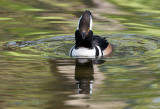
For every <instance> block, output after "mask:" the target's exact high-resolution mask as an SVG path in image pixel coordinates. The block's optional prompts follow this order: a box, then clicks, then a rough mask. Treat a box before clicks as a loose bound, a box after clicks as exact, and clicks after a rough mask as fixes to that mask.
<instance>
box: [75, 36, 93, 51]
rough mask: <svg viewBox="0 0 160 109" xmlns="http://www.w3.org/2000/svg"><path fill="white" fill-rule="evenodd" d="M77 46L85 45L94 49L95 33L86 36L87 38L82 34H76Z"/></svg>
mask: <svg viewBox="0 0 160 109" xmlns="http://www.w3.org/2000/svg"><path fill="white" fill-rule="evenodd" d="M75 40H76V43H75V48H76V49H78V48H79V47H85V48H88V49H92V48H93V46H92V40H93V35H91V36H88V37H86V38H85V39H82V36H81V35H80V34H75Z"/></svg>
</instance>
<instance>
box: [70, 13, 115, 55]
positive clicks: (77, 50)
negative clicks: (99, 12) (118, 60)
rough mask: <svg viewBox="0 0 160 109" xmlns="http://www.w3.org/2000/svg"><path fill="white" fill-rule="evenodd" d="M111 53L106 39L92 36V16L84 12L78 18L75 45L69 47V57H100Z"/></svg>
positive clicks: (110, 46)
mask: <svg viewBox="0 0 160 109" xmlns="http://www.w3.org/2000/svg"><path fill="white" fill-rule="evenodd" d="M111 53H112V45H111V44H110V43H109V42H108V41H107V39H106V38H102V37H100V36H99V35H93V31H92V14H91V12H90V11H89V10H86V11H85V12H84V14H83V15H82V16H81V17H80V18H79V21H78V26H77V30H76V31H75V44H74V45H73V46H72V47H71V49H70V52H69V55H70V56H71V57H101V56H107V55H110V54H111Z"/></svg>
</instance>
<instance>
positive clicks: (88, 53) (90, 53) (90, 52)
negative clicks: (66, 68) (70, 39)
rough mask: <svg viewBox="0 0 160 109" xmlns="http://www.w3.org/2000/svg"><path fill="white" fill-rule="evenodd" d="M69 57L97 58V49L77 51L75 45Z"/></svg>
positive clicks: (80, 49)
mask: <svg viewBox="0 0 160 109" xmlns="http://www.w3.org/2000/svg"><path fill="white" fill-rule="evenodd" d="M69 55H70V56H73V57H95V55H96V50H95V48H93V49H88V48H84V47H80V48H78V49H75V45H74V46H73V47H72V48H71V50H70V54H69Z"/></svg>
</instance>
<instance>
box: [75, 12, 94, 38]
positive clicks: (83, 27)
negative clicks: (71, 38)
mask: <svg viewBox="0 0 160 109" xmlns="http://www.w3.org/2000/svg"><path fill="white" fill-rule="evenodd" d="M76 32H77V33H76V34H77V35H78V36H80V37H81V38H82V39H83V40H84V39H86V38H87V37H90V36H92V35H93V32H92V14H91V12H90V11H88V10H86V11H85V12H84V14H83V15H82V16H81V17H80V19H79V22H78V26H77V31H76Z"/></svg>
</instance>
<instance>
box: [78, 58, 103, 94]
mask: <svg viewBox="0 0 160 109" xmlns="http://www.w3.org/2000/svg"><path fill="white" fill-rule="evenodd" d="M99 62H101V61H100V60H99ZM99 62H98V63H99ZM103 62H104V61H103ZM93 63H95V62H93V61H92V59H76V66H75V79H76V80H77V85H78V93H81V94H91V93H92V85H93V79H94V76H93V74H94V68H93ZM96 63H97V62H96ZM101 63H102V62H101Z"/></svg>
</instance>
